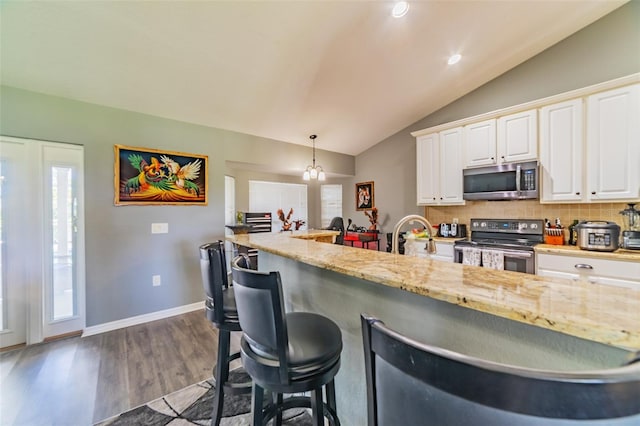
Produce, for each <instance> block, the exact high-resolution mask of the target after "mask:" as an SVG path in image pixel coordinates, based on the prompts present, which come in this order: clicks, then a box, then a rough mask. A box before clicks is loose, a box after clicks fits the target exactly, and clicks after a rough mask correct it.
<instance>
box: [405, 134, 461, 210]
mask: <svg viewBox="0 0 640 426" xmlns="http://www.w3.org/2000/svg"><path fill="white" fill-rule="evenodd" d="M416 154H417V155H416V158H417V171H416V176H417V185H416V187H417V192H418V193H417V196H418V205H454V204H464V200H463V199H462V127H456V128H454V129H448V130H445V131H442V132H439V133H433V134H430V135H425V136H420V137H418V138H417V140H416Z"/></svg>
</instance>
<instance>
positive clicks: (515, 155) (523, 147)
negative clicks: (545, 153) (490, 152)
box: [496, 109, 538, 164]
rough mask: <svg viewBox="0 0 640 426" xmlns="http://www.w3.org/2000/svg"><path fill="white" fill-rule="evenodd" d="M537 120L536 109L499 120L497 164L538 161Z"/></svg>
mask: <svg viewBox="0 0 640 426" xmlns="http://www.w3.org/2000/svg"><path fill="white" fill-rule="evenodd" d="M537 119H538V113H537V111H536V110H535V109H533V110H529V111H523V112H519V113H516V114H510V115H506V116H504V117H500V118H498V121H497V124H496V127H497V153H498V158H497V160H498V161H497V164H502V163H513V162H520V161H531V160H537V159H538V120H537Z"/></svg>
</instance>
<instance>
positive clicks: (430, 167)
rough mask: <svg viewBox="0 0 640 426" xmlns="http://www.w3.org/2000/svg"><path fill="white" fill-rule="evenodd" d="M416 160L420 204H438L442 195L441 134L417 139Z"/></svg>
mask: <svg viewBox="0 0 640 426" xmlns="http://www.w3.org/2000/svg"><path fill="white" fill-rule="evenodd" d="M416 160H417V164H416V166H417V167H416V178H417V182H416V188H417V190H418V205H425V204H437V202H436V200H437V199H438V198H439V197H440V178H439V173H440V135H438V134H437V133H433V134H430V135H426V136H420V137H419V138H418V139H417V140H416Z"/></svg>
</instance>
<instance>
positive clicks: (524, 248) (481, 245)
mask: <svg viewBox="0 0 640 426" xmlns="http://www.w3.org/2000/svg"><path fill="white" fill-rule="evenodd" d="M470 230H471V236H470V238H469V239H468V240H463V241H456V243H455V244H454V261H455V262H457V263H465V264H469V265H477V266H485V267H490V268H493V269H504V270H506V271H516V272H524V273H527V274H535V271H536V268H535V253H534V251H533V247H534V246H535V245H536V244H539V243H542V242H543V241H544V221H543V220H538V219H471V223H470Z"/></svg>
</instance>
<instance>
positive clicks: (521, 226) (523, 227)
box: [520, 223, 528, 229]
mask: <svg viewBox="0 0 640 426" xmlns="http://www.w3.org/2000/svg"><path fill="white" fill-rule="evenodd" d="M527 228H528V226H527V224H526V223H521V224H520V229H527Z"/></svg>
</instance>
